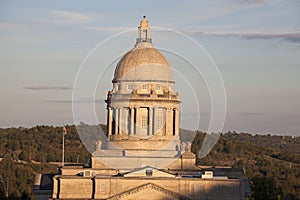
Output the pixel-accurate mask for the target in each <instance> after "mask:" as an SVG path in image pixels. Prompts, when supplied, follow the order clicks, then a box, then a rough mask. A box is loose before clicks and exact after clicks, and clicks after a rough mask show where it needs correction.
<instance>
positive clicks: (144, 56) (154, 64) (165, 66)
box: [113, 17, 174, 82]
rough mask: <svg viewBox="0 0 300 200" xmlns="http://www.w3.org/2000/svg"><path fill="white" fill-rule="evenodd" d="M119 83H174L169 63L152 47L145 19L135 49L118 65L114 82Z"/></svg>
mask: <svg viewBox="0 0 300 200" xmlns="http://www.w3.org/2000/svg"><path fill="white" fill-rule="evenodd" d="M119 81H127V82H128V81H143V82H147V81H151V82H152V81H155V82H174V81H173V75H172V70H171V67H170V64H169V62H168V61H167V59H166V58H165V57H164V56H163V55H162V53H161V52H159V51H158V50H157V49H156V48H154V47H153V45H152V40H151V38H150V27H149V25H148V21H147V20H146V18H145V17H144V19H143V20H142V21H141V24H140V27H139V34H138V38H137V42H136V45H135V47H134V48H133V49H132V50H130V51H129V52H127V53H126V54H125V55H124V56H123V57H122V58H121V59H120V61H119V63H118V64H117V67H116V70H115V74H114V79H113V82H119Z"/></svg>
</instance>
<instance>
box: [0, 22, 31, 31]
mask: <svg viewBox="0 0 300 200" xmlns="http://www.w3.org/2000/svg"><path fill="white" fill-rule="evenodd" d="M25 29H26V26H25V25H23V24H17V23H0V30H5V31H22V30H25Z"/></svg>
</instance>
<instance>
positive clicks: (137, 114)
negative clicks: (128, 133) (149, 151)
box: [135, 108, 141, 135]
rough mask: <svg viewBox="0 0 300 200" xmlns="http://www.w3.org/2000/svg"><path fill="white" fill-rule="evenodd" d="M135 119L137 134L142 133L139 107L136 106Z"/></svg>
mask: <svg viewBox="0 0 300 200" xmlns="http://www.w3.org/2000/svg"><path fill="white" fill-rule="evenodd" d="M135 120H136V121H135V135H138V134H140V133H141V127H140V125H141V124H140V120H141V119H140V112H139V108H135Z"/></svg>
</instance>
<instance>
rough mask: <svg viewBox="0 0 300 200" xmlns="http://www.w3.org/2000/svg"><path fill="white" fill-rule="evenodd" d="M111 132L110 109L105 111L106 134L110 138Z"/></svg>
mask: <svg viewBox="0 0 300 200" xmlns="http://www.w3.org/2000/svg"><path fill="white" fill-rule="evenodd" d="M111 132H112V110H111V107H108V109H107V134H108V135H109V136H110V135H111Z"/></svg>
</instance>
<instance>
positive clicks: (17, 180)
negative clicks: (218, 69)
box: [0, 124, 300, 200]
mask: <svg viewBox="0 0 300 200" xmlns="http://www.w3.org/2000/svg"><path fill="white" fill-rule="evenodd" d="M66 128H67V134H66V135H65V162H72V163H87V162H88V159H89V158H90V156H91V154H90V153H89V152H88V151H87V149H89V150H90V151H91V150H92V149H93V148H95V147H94V146H93V145H92V146H93V147H87V148H86V147H85V146H84V145H83V143H82V142H81V140H84V141H86V140H89V139H90V138H95V137H97V138H98V139H100V138H101V137H103V135H101V134H100V133H101V132H103V131H105V129H106V127H105V126H104V125H86V124H80V125H79V126H77V127H75V126H74V125H70V126H66ZM78 129H80V130H81V132H83V136H82V135H81V138H79V136H78V133H77V130H78ZM62 134H63V133H62V127H54V126H36V127H32V128H23V127H19V128H5V129H0V158H2V160H1V161H0V200H1V199H34V195H33V185H34V177H35V174H37V173H46V174H50V173H57V165H53V164H51V162H61V159H62ZM205 135H206V133H203V132H200V131H196V132H194V131H188V130H182V129H181V130H180V137H181V140H182V141H185V140H187V139H188V138H191V137H192V138H194V139H193V143H192V151H193V152H194V153H196V154H197V155H198V153H199V150H200V147H201V145H202V142H203V139H204V137H205ZM80 139H81V140H80ZM90 144H93V143H90ZM95 146H96V145H95ZM197 164H198V165H209V166H231V167H235V168H241V169H243V170H244V173H245V175H246V176H247V177H248V178H249V180H250V184H251V188H252V198H253V199H258V200H259V199H286V200H288V199H299V197H300V137H292V136H275V135H258V134H256V135H252V134H249V133H236V132H227V133H222V134H221V136H220V138H219V140H218V142H217V144H216V145H215V146H214V148H213V149H212V151H211V152H210V153H209V154H208V155H207V156H206V157H205V158H203V159H197Z"/></svg>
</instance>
